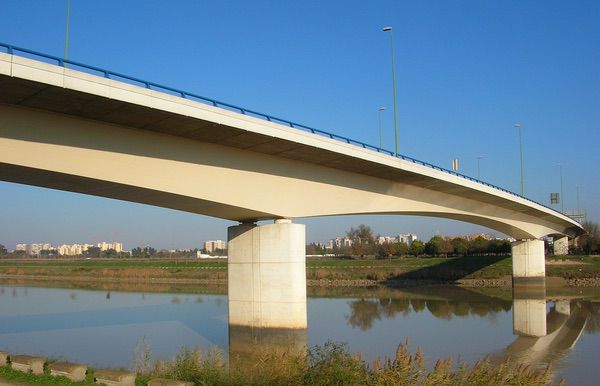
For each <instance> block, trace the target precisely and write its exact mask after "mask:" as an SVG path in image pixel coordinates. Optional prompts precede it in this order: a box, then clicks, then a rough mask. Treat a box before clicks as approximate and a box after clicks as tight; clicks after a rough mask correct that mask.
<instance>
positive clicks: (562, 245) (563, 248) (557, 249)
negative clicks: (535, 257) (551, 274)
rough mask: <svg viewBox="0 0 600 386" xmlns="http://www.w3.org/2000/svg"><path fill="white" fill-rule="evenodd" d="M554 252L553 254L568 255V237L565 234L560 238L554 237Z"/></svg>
mask: <svg viewBox="0 0 600 386" xmlns="http://www.w3.org/2000/svg"><path fill="white" fill-rule="evenodd" d="M553 243H554V254H555V255H568V254H569V238H568V237H567V236H565V237H561V238H555V239H554V241H553Z"/></svg>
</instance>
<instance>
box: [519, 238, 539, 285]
mask: <svg viewBox="0 0 600 386" xmlns="http://www.w3.org/2000/svg"><path fill="white" fill-rule="evenodd" d="M511 247H512V266H513V283H514V282H515V281H518V280H519V279H521V278H525V279H527V280H531V278H539V279H541V281H544V278H545V277H546V260H545V256H544V242H543V241H542V240H521V241H515V242H513V243H512V244H511Z"/></svg>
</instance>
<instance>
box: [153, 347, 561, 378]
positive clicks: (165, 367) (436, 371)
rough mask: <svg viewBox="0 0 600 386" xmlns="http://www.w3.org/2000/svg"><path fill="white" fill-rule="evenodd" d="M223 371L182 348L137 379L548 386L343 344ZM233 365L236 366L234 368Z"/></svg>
mask: <svg viewBox="0 0 600 386" xmlns="http://www.w3.org/2000/svg"><path fill="white" fill-rule="evenodd" d="M230 360H231V361H232V364H231V365H230V366H229V368H228V366H227V364H226V363H225V361H224V360H223V355H222V354H221V353H220V352H219V351H215V350H213V351H209V352H208V353H203V352H202V351H200V350H198V349H193V350H190V349H182V350H181V351H180V352H179V353H178V354H177V356H176V358H174V359H173V360H170V361H158V362H156V363H155V365H154V368H153V369H151V370H148V369H146V370H145V371H142V376H141V378H142V379H145V380H147V379H150V378H152V377H164V378H172V379H179V380H186V381H192V382H194V383H195V384H196V385H424V386H425V385H490V384H495V385H547V384H551V379H552V370H551V368H550V367H548V368H545V369H534V368H532V367H528V366H522V365H518V364H516V363H512V362H509V361H504V362H502V363H493V362H492V361H491V360H490V359H487V358H486V359H483V360H481V361H478V362H476V363H475V364H473V365H469V364H466V363H462V362H459V363H456V364H455V363H454V362H453V361H452V360H450V359H445V360H439V361H438V362H437V363H436V364H435V365H434V366H433V368H431V369H428V368H427V367H426V364H425V363H426V361H425V357H424V356H423V354H422V353H421V352H420V350H418V349H417V351H416V352H415V353H414V354H413V353H410V352H409V351H408V348H407V346H406V345H400V346H399V347H398V350H397V351H396V355H395V356H394V358H384V359H383V360H381V359H378V360H376V361H374V362H373V363H370V364H369V363H367V362H366V361H365V360H364V359H362V355H360V354H354V355H353V354H351V353H349V352H348V351H347V350H346V348H345V346H344V345H340V344H336V343H331V342H329V343H326V344H325V345H323V346H316V347H314V348H311V349H309V350H308V351H307V352H299V353H290V352H285V353H276V354H275V353H264V354H259V355H258V358H257V360H256V361H254V362H253V363H252V364H248V365H245V366H244V365H240V364H238V363H236V362H235V361H236V358H231V359H230ZM234 363H235V365H234Z"/></svg>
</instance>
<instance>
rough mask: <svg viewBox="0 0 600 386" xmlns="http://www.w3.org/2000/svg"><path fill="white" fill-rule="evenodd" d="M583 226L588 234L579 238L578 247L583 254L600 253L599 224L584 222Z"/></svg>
mask: <svg viewBox="0 0 600 386" xmlns="http://www.w3.org/2000/svg"><path fill="white" fill-rule="evenodd" d="M581 225H582V226H583V229H585V231H586V232H587V233H586V234H585V235H583V236H579V239H578V247H579V248H580V250H581V252H583V253H586V254H588V255H589V254H592V253H598V252H600V229H599V228H598V224H596V223H594V222H592V221H584V222H583V224H581Z"/></svg>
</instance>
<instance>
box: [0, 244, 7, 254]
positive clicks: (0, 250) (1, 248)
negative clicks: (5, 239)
mask: <svg viewBox="0 0 600 386" xmlns="http://www.w3.org/2000/svg"><path fill="white" fill-rule="evenodd" d="M7 253H8V251H7V250H6V247H5V246H4V245H2V244H0V256H4V255H6V254H7Z"/></svg>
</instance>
